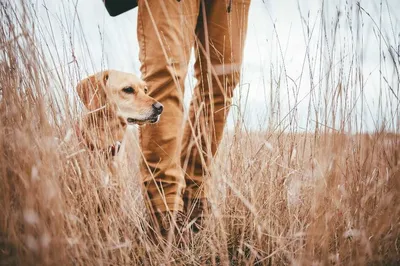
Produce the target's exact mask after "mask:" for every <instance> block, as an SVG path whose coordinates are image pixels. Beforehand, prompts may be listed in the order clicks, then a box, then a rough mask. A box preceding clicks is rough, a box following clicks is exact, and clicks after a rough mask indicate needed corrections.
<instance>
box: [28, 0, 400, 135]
mask: <svg viewBox="0 0 400 266" xmlns="http://www.w3.org/2000/svg"><path fill="white" fill-rule="evenodd" d="M360 2H361V7H362V8H363V9H362V10H361V11H360V9H359V8H358V7H357V5H356V3H357V1H325V4H324V5H323V4H322V1H320V0H299V1H297V0H265V1H263V0H253V1H252V4H251V8H250V16H249V28H248V34H247V40H246V47H245V55H244V62H243V67H242V73H243V76H242V84H241V86H239V88H238V89H237V90H236V95H235V100H236V102H239V101H240V103H241V104H240V108H237V109H236V110H235V108H234V109H233V111H232V112H231V117H230V122H229V125H228V126H229V127H231V128H232V126H233V119H238V118H239V117H240V115H239V114H241V116H243V117H244V121H245V126H246V127H249V128H251V129H266V128H267V125H268V121H269V119H270V118H272V117H274V119H273V120H274V123H275V124H278V123H279V122H281V125H283V126H284V127H285V128H286V127H288V128H290V127H295V128H297V129H300V130H302V129H305V128H308V129H312V128H313V127H314V126H315V123H316V121H317V120H318V121H322V120H321V118H318V119H317V117H316V115H315V111H318V113H320V115H322V113H323V112H324V110H331V107H329V105H331V102H332V101H331V99H332V97H335V94H334V91H337V88H338V85H339V84H338V83H339V80H341V82H342V84H341V86H342V87H343V90H342V94H346V95H347V96H348V97H347V98H346V99H344V100H343V99H342V100H340V99H338V105H340V104H342V105H343V107H342V109H341V110H342V111H343V116H344V117H346V119H355V118H356V117H358V120H359V121H363V126H362V129H363V130H374V128H375V127H376V126H377V125H378V124H379V123H381V122H382V121H384V119H386V120H389V121H393V116H394V115H396V114H397V113H398V109H397V108H398V100H397V99H396V96H397V95H398V82H397V81H398V76H396V74H394V68H393V62H392V61H391V60H390V57H389V53H388V50H389V48H388V47H390V49H393V51H395V52H397V55H398V53H399V49H400V48H399V43H400V35H399V34H400V15H399V14H400V1H398V0H388V1H383V2H382V5H380V2H379V1H375V0H366V1H360ZM33 3H34V7H35V9H36V11H37V12H38V13H37V14H38V19H39V25H40V27H39V28H40V35H41V38H42V40H43V42H44V41H46V42H47V43H48V44H49V45H48V46H49V53H51V54H53V55H58V56H59V57H58V58H56V60H55V62H56V63H54V64H55V65H56V67H57V70H59V71H61V72H62V73H63V75H64V77H65V80H66V84H67V86H66V87H65V89H68V90H69V89H71V88H73V87H74V86H75V85H76V82H77V80H78V79H79V78H82V77H84V76H85V75H87V74H91V73H94V72H97V71H99V70H101V69H105V68H113V69H117V70H122V71H127V72H134V73H136V74H137V75H140V72H139V60H138V45H137V36H136V19H137V9H136V10H133V11H129V12H127V13H125V14H123V15H120V16H118V17H114V18H113V17H110V16H109V15H108V13H107V12H106V10H105V8H104V6H103V4H102V1H100V0H84V1H83V0H78V1H76V0H74V1H72V0H67V1H51V0H47V1H45V0H37V1H33ZM338 14H340V15H339V21H338V23H336V21H337V18H338ZM322 18H324V22H323V21H322ZM323 23H325V25H326V26H325V29H326V31H322V29H323V25H324V24H323ZM335 25H337V27H335ZM334 28H336V29H337V30H336V33H335V31H333V29H334ZM378 28H380V31H379V30H378ZM357 32H358V33H357ZM52 36H54V37H52ZM333 36H335V37H333ZM381 36H383V38H382V37H381ZM45 47H47V46H45ZM380 47H381V49H380ZM46 49H47V48H46ZM379 50H381V51H382V52H383V55H384V56H385V57H383V56H382V57H380V55H381V54H380V52H379ZM380 58H385V60H382V59H381V60H380ZM397 60H398V57H397ZM71 62H74V63H71ZM321 62H322V63H321ZM192 63H193V61H192ZM397 63H398V62H397ZM53 67H54V66H53ZM76 67H78V70H79V71H78V72H76V71H73V70H75V69H76ZM53 71H54V69H53ZM357 73H361V76H362V78H361V81H360V80H357ZM380 73H382V75H381V74H380ZM192 74H193V72H192V71H191V72H189V75H188V78H187V82H186V84H187V86H186V91H187V93H186V96H185V102H186V104H187V103H188V101H189V99H190V94H191V89H192V87H193V84H194V83H195V81H194V78H193V76H192ZM328 76H329V77H330V78H329V79H328V78H327V77H328ZM339 77H341V78H339ZM358 77H360V75H358ZM55 86H56V85H55ZM58 87H59V86H58ZM271 89H272V93H271ZM343 91H344V92H343ZM336 94H337V93H336ZM342 96H343V95H342ZM336 97H338V96H337V95H336ZM271 98H272V100H271ZM240 99H241V100H240ZM326 99H328V100H326ZM278 107H279V108H280V109H279V110H278ZM309 107H311V108H309ZM271 110H272V111H273V112H274V113H271ZM294 110H295V111H294ZM310 110H311V111H310ZM239 111H240V112H239ZM339 111H340V110H339ZM310 113H312V114H311V115H310ZM328 113H329V111H328ZM307 117H311V118H310V119H307ZM329 119H331V118H329ZM321 123H322V122H321ZM323 123H325V122H323ZM327 123H328V124H330V122H329V121H327ZM330 126H333V127H336V128H337V126H338V125H332V124H330ZM388 126H392V127H393V123H392V124H390V123H389V124H388ZM359 128H360V127H359ZM352 130H354V128H353V129H352Z"/></svg>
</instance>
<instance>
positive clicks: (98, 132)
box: [80, 106, 127, 149]
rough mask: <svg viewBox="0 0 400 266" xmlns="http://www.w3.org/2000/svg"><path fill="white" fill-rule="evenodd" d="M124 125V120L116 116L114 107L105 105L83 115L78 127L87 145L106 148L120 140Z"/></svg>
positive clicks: (125, 125) (124, 128)
mask: <svg viewBox="0 0 400 266" xmlns="http://www.w3.org/2000/svg"><path fill="white" fill-rule="evenodd" d="M126 127H127V124H126V122H125V121H124V119H122V118H121V117H118V115H117V114H116V112H115V109H114V108H110V107H109V106H106V107H105V108H102V109H99V110H97V111H95V112H91V113H88V114H87V115H85V117H83V119H82V121H81V126H80V129H81V132H82V136H83V138H84V140H85V142H86V143H87V145H88V146H90V147H92V148H93V149H106V148H108V147H109V146H112V145H114V144H115V142H117V141H121V140H122V138H123V136H124V133H125V131H126Z"/></svg>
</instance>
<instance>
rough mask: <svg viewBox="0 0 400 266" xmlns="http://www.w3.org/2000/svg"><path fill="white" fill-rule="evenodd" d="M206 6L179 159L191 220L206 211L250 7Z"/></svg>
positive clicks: (238, 0)
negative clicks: (212, 167) (211, 171)
mask: <svg viewBox="0 0 400 266" xmlns="http://www.w3.org/2000/svg"><path fill="white" fill-rule="evenodd" d="M204 2H205V3H206V4H205V5H204V6H201V7H200V14H199V21H198V25H197V29H196V34H197V37H198V42H197V45H196V63H195V75H196V78H197V80H198V83H197V85H196V87H195V89H194V95H193V99H192V102H191V104H190V111H189V119H188V121H187V123H186V126H185V133H184V137H183V146H182V154H181V163H182V166H183V169H184V170H186V176H185V179H186V191H185V195H184V200H185V205H186V206H185V208H186V209H187V211H188V212H189V213H192V216H191V217H192V218H195V217H196V216H199V215H201V212H202V211H203V209H204V208H206V206H205V204H204V203H205V201H204V199H205V197H206V196H205V189H204V177H206V176H207V170H208V169H207V168H208V166H209V165H210V162H211V159H212V157H213V156H214V155H215V153H216V151H217V148H218V145H219V143H220V141H221V138H222V134H223V130H224V126H225V122H226V117H227V114H228V112H229V108H230V105H231V99H232V96H233V90H234V88H235V87H236V86H237V84H238V83H239V78H240V66H241V63H242V55H243V48H244V41H245V38H246V30H247V19H248V10H249V5H250V0H247V1H244V0H232V1H204ZM202 3H203V2H202Z"/></svg>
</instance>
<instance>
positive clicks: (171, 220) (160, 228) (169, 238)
mask: <svg viewBox="0 0 400 266" xmlns="http://www.w3.org/2000/svg"><path fill="white" fill-rule="evenodd" d="M153 218H154V221H153V225H154V226H153V229H154V233H156V235H157V236H155V235H154V234H153V236H155V237H153V238H155V239H157V240H158V241H157V242H156V243H157V244H158V243H160V242H165V243H171V244H173V245H175V246H180V247H182V246H187V245H188V244H189V234H188V228H187V222H186V216H185V215H184V213H183V212H180V211H177V212H156V213H154V215H153Z"/></svg>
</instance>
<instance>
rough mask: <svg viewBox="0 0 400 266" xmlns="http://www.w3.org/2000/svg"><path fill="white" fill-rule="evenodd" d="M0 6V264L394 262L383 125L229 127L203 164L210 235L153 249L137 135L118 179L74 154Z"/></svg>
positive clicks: (41, 78) (394, 186)
mask: <svg viewBox="0 0 400 266" xmlns="http://www.w3.org/2000/svg"><path fill="white" fill-rule="evenodd" d="M1 8H2V11H1V16H2V18H1V28H0V31H1V32H0V145H1V146H0V265H400V136H399V135H398V134H396V133H390V132H389V131H388V130H385V128H381V129H379V130H376V131H375V132H373V133H369V134H368V133H362V134H361V133H357V132H356V133H351V134H350V133H346V132H345V131H344V130H339V131H335V130H330V129H329V128H327V127H317V128H315V129H313V130H312V131H309V132H307V133H302V132H298V131H284V130H278V129H276V130H268V131H263V132H261V131H247V130H244V129H243V127H242V126H241V124H240V121H238V122H237V124H236V126H235V130H228V131H226V132H225V136H224V140H223V143H222V144H221V148H220V150H219V151H218V154H217V156H216V158H215V160H214V163H213V165H212V169H210V170H211V173H212V175H211V177H210V178H209V182H208V187H209V191H210V200H211V203H212V216H211V217H210V220H209V221H208V226H207V228H206V230H205V231H204V232H202V233H201V234H200V235H199V236H197V237H196V238H195V239H194V241H193V243H191V245H190V246H189V247H186V248H177V247H173V248H172V249H171V250H170V252H163V251H161V250H159V249H158V248H157V247H156V246H155V245H153V244H152V243H151V242H150V241H149V238H148V236H147V235H146V228H147V227H148V226H149V225H148V222H147V221H148V213H147V211H146V209H145V207H144V203H143V198H142V192H141V184H140V176H139V173H138V170H137V169H138V168H137V167H138V161H139V158H140V151H139V149H138V145H137V138H136V136H135V132H133V133H128V136H127V138H128V141H127V142H128V144H127V148H126V150H125V151H124V153H123V154H122V155H123V156H121V158H120V159H119V162H118V164H119V167H118V171H117V173H111V172H110V170H109V169H108V167H107V163H106V162H105V161H104V160H102V159H101V157H99V156H97V155H96V153H92V152H88V151H87V150H85V149H84V148H82V146H80V145H79V143H78V142H79V140H78V139H77V137H76V135H75V134H74V131H73V129H72V128H73V125H74V123H75V122H76V119H77V117H78V115H79V113H78V112H75V111H71V112H65V111H62V110H65V109H64V107H63V106H60V101H55V100H54V99H53V97H52V96H51V93H50V92H49V91H47V90H46V86H47V85H48V82H49V79H50V78H51V76H50V74H49V72H48V71H46V69H48V62H47V61H46V60H45V58H44V57H43V56H42V52H41V51H42V50H41V46H40V45H37V43H36V40H35V38H34V37H33V35H31V34H30V31H29V30H30V29H29V27H28V26H24V25H29V23H30V20H29V19H30V18H29V16H27V15H20V16H19V15H17V13H13V12H10V10H9V9H7V8H6V7H5V6H4V5H3V4H1ZM13 24H15V25H19V26H18V27H17V26H15V27H14V26H13ZM394 82H397V81H394ZM64 96H65V97H68V96H67V95H66V94H65V95H64ZM332 101H334V100H332ZM65 102H68V101H65ZM72 109H74V108H72V107H71V110H72ZM333 109H334V110H338V109H335V108H333ZM60 113H64V115H63V116H60ZM399 118H400V116H399V114H398V113H397V114H395V116H394V118H390V119H393V121H397V124H398V121H400V119H399ZM161 119H162V118H161ZM338 119H339V118H338ZM350 122H351V121H350ZM350 122H349V121H346V123H350ZM277 128H278V127H277ZM132 162H134V164H132Z"/></svg>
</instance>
